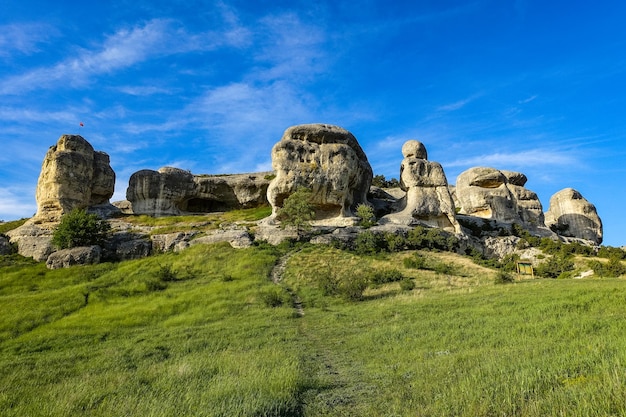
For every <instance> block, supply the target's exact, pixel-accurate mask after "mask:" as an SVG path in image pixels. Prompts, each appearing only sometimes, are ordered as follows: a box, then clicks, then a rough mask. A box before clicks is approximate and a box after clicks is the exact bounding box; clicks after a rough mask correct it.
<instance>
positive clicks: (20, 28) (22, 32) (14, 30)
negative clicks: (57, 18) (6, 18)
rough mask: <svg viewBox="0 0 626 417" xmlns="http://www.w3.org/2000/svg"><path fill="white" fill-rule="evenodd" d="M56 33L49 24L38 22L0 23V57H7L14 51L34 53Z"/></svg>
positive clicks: (24, 53) (25, 53) (23, 53)
mask: <svg viewBox="0 0 626 417" xmlns="http://www.w3.org/2000/svg"><path fill="white" fill-rule="evenodd" d="M57 33H58V31H57V30H56V29H54V28H53V27H51V26H50V25H47V24H40V23H22V24H17V23H16V24H10V25H0V58H8V57H10V56H11V55H12V54H14V53H16V52H17V53H19V54H22V55H31V54H34V53H36V52H38V51H39V50H40V45H41V44H44V43H46V42H48V41H49V39H50V38H52V37H54V36H55V35H56V34H57Z"/></svg>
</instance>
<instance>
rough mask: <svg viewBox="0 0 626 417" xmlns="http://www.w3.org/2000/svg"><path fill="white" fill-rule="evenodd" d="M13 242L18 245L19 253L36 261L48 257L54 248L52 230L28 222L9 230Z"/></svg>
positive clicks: (8, 233)
mask: <svg viewBox="0 0 626 417" xmlns="http://www.w3.org/2000/svg"><path fill="white" fill-rule="evenodd" d="M6 234H7V236H8V237H9V239H10V240H11V243H14V244H16V245H17V253H19V254H20V255H22V256H25V257H27V258H33V259H34V260H36V261H45V260H46V259H48V255H50V254H51V253H52V252H53V251H54V249H53V247H52V231H51V230H50V229H48V228H43V227H40V226H39V225H35V224H29V223H26V224H24V225H22V226H20V227H18V228H17V229H13V230H10V231H8V232H7V233H6Z"/></svg>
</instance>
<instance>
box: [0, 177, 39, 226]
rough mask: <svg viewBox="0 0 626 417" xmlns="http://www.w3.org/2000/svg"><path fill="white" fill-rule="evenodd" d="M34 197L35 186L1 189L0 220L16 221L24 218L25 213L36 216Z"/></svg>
mask: <svg viewBox="0 0 626 417" xmlns="http://www.w3.org/2000/svg"><path fill="white" fill-rule="evenodd" d="M34 195H35V192H34V185H33V187H29V186H26V185H25V186H23V187H16V186H13V187H3V188H0V219H1V220H14V219H18V218H21V217H24V215H25V214H24V213H31V214H34V213H35V212H36V211H37V204H36V202H35V198H34Z"/></svg>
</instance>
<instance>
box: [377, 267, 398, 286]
mask: <svg viewBox="0 0 626 417" xmlns="http://www.w3.org/2000/svg"><path fill="white" fill-rule="evenodd" d="M403 278H404V276H403V275H402V272H400V271H398V270H397V269H381V270H377V271H374V272H373V273H372V276H371V277H370V281H371V282H372V284H375V285H382V284H387V283H389V282H397V281H401V280H402V279H403Z"/></svg>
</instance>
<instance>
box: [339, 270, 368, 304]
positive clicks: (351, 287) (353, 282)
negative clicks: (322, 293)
mask: <svg viewBox="0 0 626 417" xmlns="http://www.w3.org/2000/svg"><path fill="white" fill-rule="evenodd" d="M367 284H368V280H367V278H366V277H365V276H363V275H347V276H344V277H343V279H341V280H340V282H339V286H338V288H337V290H338V293H339V295H340V296H341V297H342V298H343V299H344V300H347V301H360V300H362V299H363V292H365V290H366V289H367Z"/></svg>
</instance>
